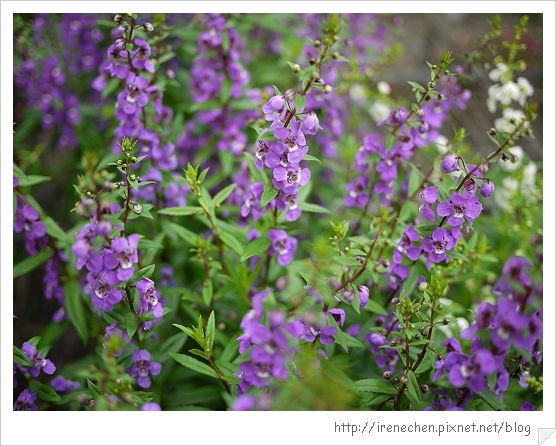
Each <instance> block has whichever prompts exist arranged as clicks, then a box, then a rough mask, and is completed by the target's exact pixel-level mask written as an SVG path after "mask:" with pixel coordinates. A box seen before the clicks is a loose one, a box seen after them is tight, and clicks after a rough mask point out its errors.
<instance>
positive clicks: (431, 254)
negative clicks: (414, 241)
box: [422, 228, 455, 263]
mask: <svg viewBox="0 0 556 446" xmlns="http://www.w3.org/2000/svg"><path fill="white" fill-rule="evenodd" d="M454 246H455V241H454V238H453V237H452V236H451V235H450V234H448V231H446V229H444V228H436V229H435V230H434V232H433V233H432V236H430V237H429V236H427V237H425V238H424V239H423V244H422V248H423V250H424V251H425V252H427V253H428V258H429V260H430V261H431V262H433V263H438V262H441V261H442V260H444V259H446V251H449V250H450V249H452V248H453V247H454Z"/></svg>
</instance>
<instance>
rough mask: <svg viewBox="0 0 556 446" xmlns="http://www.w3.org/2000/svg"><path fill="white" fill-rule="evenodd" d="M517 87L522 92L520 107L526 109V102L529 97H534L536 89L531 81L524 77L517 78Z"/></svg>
mask: <svg viewBox="0 0 556 446" xmlns="http://www.w3.org/2000/svg"><path fill="white" fill-rule="evenodd" d="M517 87H518V89H519V92H520V95H519V98H518V102H519V105H521V106H522V107H525V101H526V100H527V97H528V96H533V94H534V93H535V89H534V88H533V86H532V85H531V83H530V82H529V80H528V79H526V78H524V77H518V78H517Z"/></svg>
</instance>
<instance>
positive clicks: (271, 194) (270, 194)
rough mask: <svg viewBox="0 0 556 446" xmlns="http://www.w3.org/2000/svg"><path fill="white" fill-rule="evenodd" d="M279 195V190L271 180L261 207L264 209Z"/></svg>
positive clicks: (265, 189)
mask: <svg viewBox="0 0 556 446" xmlns="http://www.w3.org/2000/svg"><path fill="white" fill-rule="evenodd" d="M277 195H278V190H277V189H276V188H275V187H274V184H272V181H269V182H268V183H267V184H266V186H265V188H264V192H263V196H262V198H261V207H260V208H259V209H263V208H264V207H265V206H266V205H267V204H268V203H270V202H271V201H272V200H274V198H276V196H277Z"/></svg>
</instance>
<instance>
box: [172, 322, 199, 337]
mask: <svg viewBox="0 0 556 446" xmlns="http://www.w3.org/2000/svg"><path fill="white" fill-rule="evenodd" d="M172 325H173V326H174V327H177V328H179V329H180V330H181V331H183V332H184V333H185V334H186V335H187V336H189V337H191V338H193V339H195V340H196V341H198V339H197V333H196V332H195V330H193V329H192V328H189V327H184V326H183V325H180V324H172Z"/></svg>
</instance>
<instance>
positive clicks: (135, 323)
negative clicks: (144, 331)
mask: <svg viewBox="0 0 556 446" xmlns="http://www.w3.org/2000/svg"><path fill="white" fill-rule="evenodd" d="M137 327H139V320H138V319H137V315H136V314H135V312H134V311H130V312H129V313H127V314H126V316H125V329H126V331H127V335H128V336H129V337H130V338H132V337H133V335H134V334H135V332H136V331H137Z"/></svg>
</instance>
